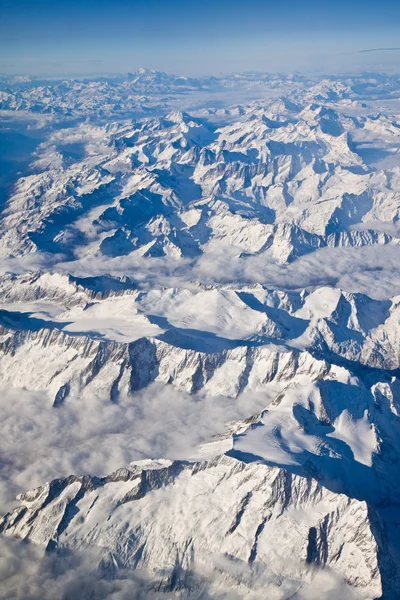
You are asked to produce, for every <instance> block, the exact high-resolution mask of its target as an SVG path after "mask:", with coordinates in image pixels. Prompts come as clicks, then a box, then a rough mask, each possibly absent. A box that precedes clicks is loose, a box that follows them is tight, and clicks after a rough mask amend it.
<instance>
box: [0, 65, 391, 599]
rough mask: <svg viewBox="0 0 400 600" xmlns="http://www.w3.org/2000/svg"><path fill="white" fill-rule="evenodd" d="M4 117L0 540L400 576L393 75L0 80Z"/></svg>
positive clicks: (128, 566) (219, 580) (338, 581)
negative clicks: (17, 152) (15, 144)
mask: <svg viewBox="0 0 400 600" xmlns="http://www.w3.org/2000/svg"><path fill="white" fill-rule="evenodd" d="M235 97H236V98H240V102H239V103H238V102H234V101H233V98H235ZM0 121H1V123H2V128H3V129H5V130H7V128H10V130H12V128H13V127H16V125H15V123H18V128H20V127H21V126H22V125H21V123H26V127H27V129H26V132H27V134H29V140H30V142H29V143H30V144H31V145H32V139H35V140H36V143H35V144H34V145H35V150H34V152H33V153H31V145H30V146H29V148H30V150H29V153H28V156H29V160H28V161H27V162H26V156H25V154H24V155H23V160H24V163H23V172H21V165H22V162H20V161H19V162H18V161H17V166H16V167H15V172H13V173H12V177H11V176H10V177H9V178H8V179H7V186H6V188H4V189H6V198H5V201H4V203H3V204H2V205H1V207H0V208H1V213H0V408H1V414H2V430H1V438H0V450H1V452H0V454H1V455H2V457H4V458H2V459H1V460H0V532H1V533H2V536H1V538H0V551H1V552H2V554H3V555H5V556H6V557H8V558H7V560H9V561H11V562H12V560H17V561H20V562H21V564H25V562H28V563H30V564H31V565H37V573H39V574H40V572H41V571H40V569H41V567H40V565H43V564H45V562H46V561H47V563H48V564H51V565H52V566H51V569H52V572H53V573H55V575H54V581H55V583H54V585H56V586H61V587H59V588H57V589H62V586H63V585H64V584H65V585H66V583H65V582H66V581H69V580H70V579H71V578H73V577H74V573H77V572H78V571H79V569H78V571H76V568H78V567H76V564H77V563H76V562H74V561H78V563H79V564H80V567H79V568H80V569H83V568H85V569H86V568H87V569H88V570H89V571H90V573H92V574H93V573H97V575H96V578H97V579H98V582H97V584H96V585H98V586H100V587H99V588H98V592H96V593H94V595H92V596H89V595H88V596H87V597H93V598H96V599H97V598H105V597H110V598H114V599H115V600H116V599H122V598H132V597H138V598H139V597H144V598H153V597H154V598H172V597H174V598H175V597H178V598H204V599H206V598H239V599H242V598H243V599H247V598H249V599H254V600H256V599H257V600H258V599H261V598H268V599H271V600H275V599H276V600H289V598H290V599H297V600H307V599H308V600H311V599H313V598H321V599H324V598H326V599H327V600H328V599H329V598H343V599H364V600H367V599H369V600H376V599H378V598H382V600H396V599H398V598H399V589H400V575H399V574H400V542H399V540H400V470H399V466H400V442H399V440H400V382H399V377H400V78H399V77H397V76H383V75H373V74H371V75H363V76H358V77H356V76H354V77H350V76H346V77H342V78H339V77H337V78H333V77H327V78H320V79H318V78H314V79H313V80H311V79H306V78H304V77H300V76H290V77H283V76H278V75H276V76H269V75H256V74H244V75H242V76H239V75H237V74H236V75H235V76H229V77H224V78H215V77H213V78H204V79H187V78H181V77H174V76H168V75H166V74H163V73H156V72H154V71H147V70H143V69H142V70H140V71H138V72H137V73H134V74H129V75H128V76H127V77H126V78H122V77H121V78H114V79H109V80H107V79H105V78H102V79H99V80H98V81H97V80H93V81H67V80H66V81H63V82H61V81H58V82H42V81H33V80H32V81H23V82H21V81H12V80H7V81H6V80H4V81H3V80H1V81H0ZM32 131H33V133H32ZM29 132H31V133H29ZM35 132H36V133H35ZM18 135H19V134H18ZM17 139H19V138H17ZM21 139H22V138H21ZM21 143H22V141H21ZM21 152H22V151H21ZM21 156H22V153H21ZM21 160H22V159H21ZM25 163H26V164H25ZM22 541H24V542H25V545H24V544H22ZM12 557H13V558H12ZM59 561H61V563H62V562H63V561H65V563H64V565H69V564H71V568H69V567H67V566H64V567H60V566H57V564H58V562H59ZM69 561H71V562H69ZM53 563H54V564H53ZM61 563H60V564H61ZM72 565H75V566H72ZM30 568H31V571H32V573H33V572H34V571H35V569H34V567H30ZM35 573H36V571H35ZM37 573H36V575H32V576H33V577H36V580H38V581H39V579H40V577H39V575H38V574H37ZM91 576H92V575H91ZM63 582H64V583H63ZM99 582H100V583H99ZM37 585H38V589H39V591H38V592H37V594H38V596H37V597H40V589H41V588H40V586H41V585H42V583H37ZM43 585H44V584H43ZM7 586H8V587H7V588H5V589H7V590H12V593H13V594H14V596H12V595H9V596H7V597H16V598H23V597H24V593H25V594H26V592H24V587H23V586H24V582H23V581H19V582H16V581H14V580H13V579H12V580H11V582H10V581H8V582H7ZM21 586H22V587H21ZM96 589H97V588H96ZM129 590H130V591H129ZM132 590H134V591H132ZM8 593H9V594H11V592H10V591H9V592H8ZM132 593H133V596H132ZM96 594H97V595H96ZM129 594H131V595H129ZM135 594H136V595H135ZM0 597H3V596H1V594H0ZM5 597H6V596H4V598H5ZM26 597H27V596H26ZM42 597H44V596H42ZM60 597H61V596H60ZM85 597H86V596H85Z"/></svg>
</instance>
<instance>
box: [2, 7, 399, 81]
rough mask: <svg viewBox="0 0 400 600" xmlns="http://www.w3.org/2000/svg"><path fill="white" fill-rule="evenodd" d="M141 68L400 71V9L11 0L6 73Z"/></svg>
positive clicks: (6, 14) (5, 21)
mask: <svg viewBox="0 0 400 600" xmlns="http://www.w3.org/2000/svg"><path fill="white" fill-rule="evenodd" d="M365 50H368V51H369V52H364V51H365ZM139 67H146V68H150V69H155V70H161V71H167V72H175V73H182V74H186V75H207V74H219V73H221V72H227V71H229V72H231V71H244V70H262V71H294V70H303V71H313V70H315V71H317V72H321V71H323V70H326V71H338V70H339V71H340V70H342V71H343V70H359V69H362V70H387V71H397V72H398V71H399V70H400V2H395V1H394V0H380V1H379V2H378V1H377V0H363V1H361V0H336V1H335V2H332V1H329V0H328V1H323V0H319V1H317V0H304V1H300V0H297V1H296V0H280V2H278V1H275V0H274V1H272V0H241V1H238V0H230V1H228V0H213V1H212V0H186V1H184V0H164V1H163V0H141V1H139V0H130V1H128V0H114V1H113V2H111V1H110V0H107V1H105V0H1V3H0V74H23V73H24V74H29V75H33V74H38V75H44V74H47V75H56V74H63V75H64V74H65V75H67V74H74V75H79V74H81V75H84V74H91V73H113V72H116V73H118V72H126V71H133V70H135V69H137V68H139Z"/></svg>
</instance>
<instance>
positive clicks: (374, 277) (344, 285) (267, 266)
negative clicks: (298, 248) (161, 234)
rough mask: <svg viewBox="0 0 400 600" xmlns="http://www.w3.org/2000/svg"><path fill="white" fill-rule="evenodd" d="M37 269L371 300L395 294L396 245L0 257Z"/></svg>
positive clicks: (7, 264)
mask: <svg viewBox="0 0 400 600" xmlns="http://www.w3.org/2000/svg"><path fill="white" fill-rule="evenodd" d="M40 269H46V270H54V271H61V272H64V273H71V274H72V275H75V276H78V277H90V276H95V275H102V274H112V275H115V276H123V275H126V276H128V277H131V278H133V279H135V280H136V281H137V282H138V284H139V285H140V286H141V287H143V288H146V289H149V288H153V287H178V288H179V287H185V288H190V286H191V285H192V286H195V285H196V284H195V282H196V283H201V284H204V285H221V284H223V285H224V284H225V285H229V284H232V285H246V284H253V283H261V284H263V285H266V286H268V287H271V288H278V289H302V288H308V287H314V286H323V285H332V286H335V287H339V288H341V289H343V290H345V291H348V292H362V293H364V294H367V295H369V296H371V297H373V298H376V299H386V298H389V297H393V296H395V295H397V294H400V247H399V246H398V245H396V244H393V245H392V244H387V245H378V244H377V245H373V246H365V247H361V248H357V247H345V248H323V249H320V250H316V251H314V252H312V253H310V254H307V255H305V256H301V257H300V258H298V259H296V260H295V261H293V262H292V263H290V264H285V265H280V264H278V263H276V262H273V261H272V260H270V259H268V258H266V257H265V256H264V255H258V256H248V257H241V258H239V257H237V256H232V255H230V254H229V252H227V251H226V250H225V251H224V252H223V253H219V254H217V253H215V254H203V255H202V256H201V257H200V258H199V259H197V260H190V259H184V258H182V259H176V258H169V257H163V258H143V257H138V256H133V255H131V256H129V255H128V256H122V257H118V258H109V257H91V258H90V260H89V259H81V260H76V261H72V262H69V261H68V262H63V258H62V257H61V256H54V255H48V254H42V253H33V254H28V255H26V256H24V257H20V258H9V259H2V260H1V261H0V271H1V272H5V271H10V272H15V273H24V272H27V271H35V270H40Z"/></svg>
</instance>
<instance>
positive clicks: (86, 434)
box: [0, 384, 268, 513]
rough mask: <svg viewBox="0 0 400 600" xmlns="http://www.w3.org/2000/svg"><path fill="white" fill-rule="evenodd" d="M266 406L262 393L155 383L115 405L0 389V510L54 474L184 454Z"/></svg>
mask: <svg viewBox="0 0 400 600" xmlns="http://www.w3.org/2000/svg"><path fill="white" fill-rule="evenodd" d="M267 404H268V397H267V395H266V394H252V395H251V396H250V395H242V396H241V397H239V398H237V399H231V398H224V397H215V396H212V397H211V396H204V395H197V396H196V395H189V394H186V393H184V392H179V391H177V390H176V389H174V388H173V387H172V386H168V385H167V386H165V385H161V384H152V385H150V386H149V387H147V388H146V389H145V390H143V391H141V392H137V393H136V394H134V395H133V396H130V397H127V398H122V399H121V400H120V401H119V403H118V404H116V403H112V402H110V401H109V400H104V399H102V398H100V397H95V396H94V395H93V394H91V395H89V394H86V395H84V396H80V397H79V398H73V397H69V398H68V400H67V401H66V402H65V404H64V405H62V406H61V407H58V408H53V407H52V401H51V399H50V398H49V396H47V394H45V393H43V392H41V393H40V392H36V393H34V392H28V391H27V390H17V389H13V390H4V389H3V390H0V409H1V413H2V427H1V429H2V435H1V438H0V455H1V456H2V457H3V459H1V460H0V513H4V511H5V510H8V509H9V508H10V506H11V505H14V504H15V501H14V499H15V496H16V495H17V494H18V493H20V492H22V491H25V490H27V489H30V488H32V487H36V486H38V485H41V484H43V482H45V481H49V480H51V479H53V478H55V477H63V476H67V475H70V474H77V475H82V474H86V473H90V474H91V475H99V476H102V475H108V474H110V473H111V472H113V471H114V470H116V469H118V468H120V467H121V466H124V465H128V464H129V462H131V461H133V460H139V459H144V458H171V459H174V458H180V459H184V458H188V457H190V456H192V455H193V453H194V452H195V450H194V449H195V447H196V446H197V445H198V444H201V443H203V442H205V441H208V440H210V439H211V438H212V437H213V436H214V435H217V434H219V433H221V431H224V429H225V428H226V424H227V423H228V422H231V421H234V420H239V419H243V418H247V417H249V416H250V415H252V414H254V413H257V412H258V411H260V410H262V409H263V408H264V407H265V406H266V405H267Z"/></svg>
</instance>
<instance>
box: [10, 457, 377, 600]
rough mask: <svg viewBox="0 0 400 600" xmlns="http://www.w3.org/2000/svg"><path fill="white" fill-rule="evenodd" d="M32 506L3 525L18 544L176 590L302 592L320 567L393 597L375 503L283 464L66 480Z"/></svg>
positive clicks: (158, 465) (25, 500) (34, 497)
mask: <svg viewBox="0 0 400 600" xmlns="http://www.w3.org/2000/svg"><path fill="white" fill-rule="evenodd" d="M20 501H21V502H22V504H21V506H20V508H18V509H16V510H15V511H14V512H13V513H11V514H9V515H7V516H6V517H4V518H3V519H2V520H1V521H0V528H1V530H2V531H3V533H5V534H6V535H17V536H19V537H22V538H26V537H29V539H30V540H32V541H34V542H35V543H39V544H42V545H45V546H46V547H47V549H48V550H49V551H50V550H52V551H55V550H59V551H61V550H62V549H63V548H69V549H75V550H79V549H80V550H81V549H82V548H83V547H85V546H91V545H94V546H96V547H98V548H101V549H102V551H103V554H104V557H105V558H106V560H104V558H103V559H102V562H101V563H100V564H101V565H102V566H103V567H104V566H105V564H107V565H109V562H110V559H109V557H110V556H111V557H113V560H114V565H115V569H118V568H121V567H127V566H128V567H131V568H143V569H146V570H147V572H150V573H151V574H152V577H153V578H154V586H155V587H160V588H161V589H163V590H165V591H168V590H169V591H176V590H179V589H181V588H182V587H186V586H187V585H189V586H190V574H191V573H192V572H196V571H199V572H200V573H207V574H208V577H209V578H210V579H211V580H212V578H213V577H215V578H216V579H217V580H218V582H219V585H220V586H221V587H225V588H227V589H229V588H231V589H234V588H235V587H236V586H238V590H239V592H240V593H241V594H242V595H246V594H248V593H251V592H256V593H263V594H265V593H268V589H269V588H270V592H271V593H273V592H274V591H275V590H276V586H277V585H282V586H283V589H284V590H285V592H286V593H289V592H291V593H295V592H296V591H297V590H299V589H301V588H302V587H303V586H304V585H306V584H307V583H308V582H309V581H310V579H311V578H312V574H313V569H314V568H315V567H319V568H324V567H326V568H328V567H329V568H330V569H332V570H333V571H336V572H338V573H340V574H341V575H342V576H344V577H345V579H346V580H347V581H348V582H349V583H350V584H351V585H354V586H356V587H357V588H358V590H359V591H360V593H361V596H360V597H363V598H375V597H377V596H379V595H380V594H381V591H382V586H381V580H380V574H379V568H378V548H377V544H376V541H375V539H374V536H373V534H372V533H371V528H370V523H369V516H368V507H367V505H366V504H365V502H359V501H357V500H351V499H349V498H348V497H346V496H343V495H340V494H333V493H332V492H329V491H328V490H327V489H326V488H324V487H322V486H321V485H319V484H318V483H317V482H316V481H315V480H313V479H312V478H310V477H308V478H306V477H300V476H296V475H291V474H290V473H288V472H287V471H285V470H283V469H279V468H276V467H267V466H265V465H259V464H245V463H243V462H239V461H236V460H234V459H232V458H227V457H224V456H223V457H219V458H215V459H213V460H211V461H207V462H198V463H187V462H183V463H182V462H179V461H176V462H172V463H171V462H168V461H161V462H156V461H154V462H149V463H148V464H146V465H143V466H142V465H141V464H132V465H131V466H130V467H129V469H121V470H120V471H117V472H116V473H113V474H112V475H110V476H108V477H104V478H100V479H98V478H92V477H89V476H88V477H83V478H82V477H81V478H78V477H69V478H67V479H64V480H55V481H53V482H52V483H51V484H47V485H46V486H43V487H41V488H39V489H37V490H33V491H31V492H29V493H26V494H23V495H21V497H20ZM224 561H225V562H226V564H224ZM230 563H232V564H230ZM265 571H267V572H268V577H264V578H263V576H262V573H263V572H265ZM218 572H219V573H220V574H219V576H218V578H217V573H218ZM257 573H259V574H260V575H257ZM268 579H269V581H270V583H269V585H268Z"/></svg>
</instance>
